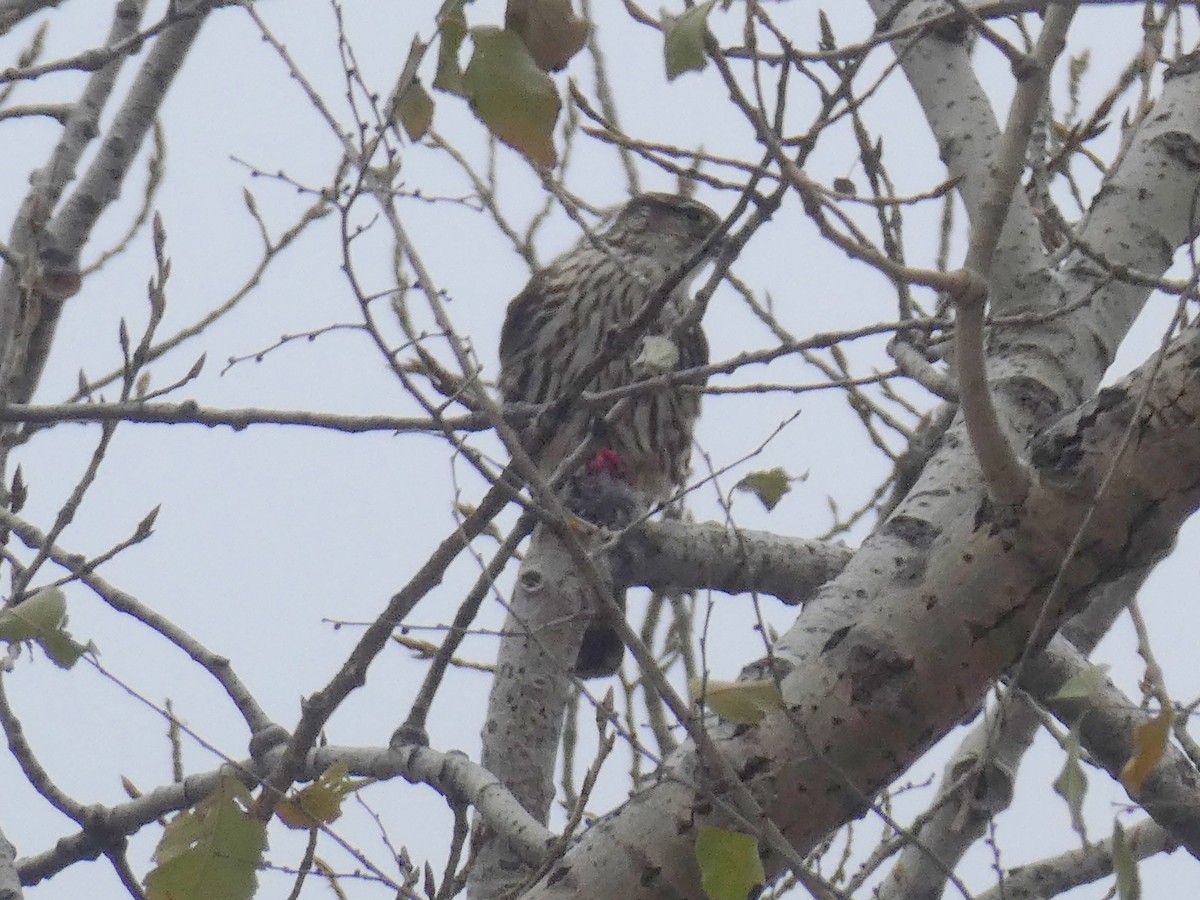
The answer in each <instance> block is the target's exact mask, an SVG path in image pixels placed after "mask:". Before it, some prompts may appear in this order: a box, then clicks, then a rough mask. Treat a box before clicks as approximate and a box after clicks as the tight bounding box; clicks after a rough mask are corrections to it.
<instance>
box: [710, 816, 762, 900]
mask: <svg viewBox="0 0 1200 900" xmlns="http://www.w3.org/2000/svg"><path fill="white" fill-rule="evenodd" d="M696 862H698V863H699V864H700V878H701V884H702V885H703V886H704V893H705V895H706V896H708V897H709V898H710V900H746V898H747V897H748V896H749V895H750V892H751V891H752V890H754V888H756V887H758V886H759V885H760V884H764V883H765V882H766V874H765V873H764V872H763V866H762V860H761V859H759V857H758V839H757V838H756V837H754V835H751V834H742V833H741V832H740V831H726V830H725V829H724V828H716V827H714V826H712V825H701V826H700V830H699V833H698V834H697V835H696Z"/></svg>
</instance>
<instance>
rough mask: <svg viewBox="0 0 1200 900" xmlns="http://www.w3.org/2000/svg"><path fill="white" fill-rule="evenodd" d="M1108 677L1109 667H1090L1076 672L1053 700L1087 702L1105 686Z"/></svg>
mask: <svg viewBox="0 0 1200 900" xmlns="http://www.w3.org/2000/svg"><path fill="white" fill-rule="evenodd" d="M1107 675H1108V665H1107V664H1103V663H1102V664H1101V665H1097V666H1088V667H1087V668H1086V669H1084V670H1083V671H1081V672H1076V673H1075V674H1074V675H1072V676H1071V677H1070V678H1068V679H1067V680H1066V681H1065V682H1064V683H1063V686H1062V687H1060V688H1059V689H1058V692H1057V693H1056V694H1055V695H1054V696H1053V697H1051V698H1050V699H1051V700H1086V699H1088V698H1089V697H1091V696H1093V695H1094V694H1095V693H1096V691H1098V690H1099V689H1100V685H1102V684H1104V679H1105V677H1106V676H1107Z"/></svg>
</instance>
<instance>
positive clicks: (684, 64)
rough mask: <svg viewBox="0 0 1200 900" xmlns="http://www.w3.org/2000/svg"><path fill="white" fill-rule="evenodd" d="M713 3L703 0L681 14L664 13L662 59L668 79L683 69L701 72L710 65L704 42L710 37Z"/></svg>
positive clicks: (679, 73)
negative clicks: (710, 18)
mask: <svg viewBox="0 0 1200 900" xmlns="http://www.w3.org/2000/svg"><path fill="white" fill-rule="evenodd" d="M714 3H716V0H704V2H703V3H697V4H696V5H695V6H693V7H692V8H691V9H689V10H687V11H686V12H684V13H683V15H681V16H672V15H670V14H668V13H666V12H664V13H663V18H662V29H663V59H664V61H665V62H666V65H667V80H668V81H674V80H675V79H676V78H678V77H679V76H680V75H682V74H683V73H684V72H699V71H701V70H702V69H703V68H704V67H705V66H707V65H708V57H707V56H705V54H704V43H705V39H706V38H707V37H708V14H709V12H711V11H712V8H713V4H714Z"/></svg>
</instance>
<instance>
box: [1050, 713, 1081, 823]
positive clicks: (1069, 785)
mask: <svg viewBox="0 0 1200 900" xmlns="http://www.w3.org/2000/svg"><path fill="white" fill-rule="evenodd" d="M1082 721H1083V720H1082V719H1080V720H1079V721H1078V722H1076V723H1075V724H1074V725H1073V726H1072V727H1071V732H1070V734H1068V735H1067V742H1066V751H1067V761H1066V762H1065V763H1064V764H1063V767H1062V771H1061V772H1059V773H1058V777H1057V778H1056V779H1054V793H1056V794H1058V795H1059V796H1060V797H1062V798H1063V800H1065V801H1066V803H1067V809H1069V810H1070V811H1071V827H1072V828H1073V829H1074V830H1075V833H1076V834H1078V835H1079V837H1080V839H1081V840H1082V841H1083V846H1084V847H1086V846H1087V827H1086V826H1085V825H1084V822H1083V798H1084V795H1085V794H1086V793H1087V775H1086V774H1085V773H1084V771H1083V766H1082V765H1080V763H1079V727H1080V723H1081V722H1082Z"/></svg>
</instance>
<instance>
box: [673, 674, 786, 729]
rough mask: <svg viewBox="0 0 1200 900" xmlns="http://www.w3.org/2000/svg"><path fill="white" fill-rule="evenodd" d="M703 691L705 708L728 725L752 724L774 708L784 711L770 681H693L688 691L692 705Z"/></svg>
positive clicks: (777, 690) (697, 679)
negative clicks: (728, 723) (729, 723)
mask: <svg viewBox="0 0 1200 900" xmlns="http://www.w3.org/2000/svg"><path fill="white" fill-rule="evenodd" d="M702 688H703V690H704V698H703V699H704V703H705V705H706V706H707V707H708V708H709V709H711V710H712V711H713V712H715V713H716V714H717V715H718V716H720V717H721V718H722V719H724V720H725V721H727V722H734V723H736V724H738V725H753V724H755V723H756V722H758V721H759V720H760V719H762V717H763V716H765V715H766V714H767V713H768V712H770V711H771V710H773V709H783V708H784V703H783V695H782V694H780V693H779V688H778V687H777V686H776V685H775V683H774V682H771V681H709V682H708V683H707V684H702V683H701V681H700V679H699V678H694V679H692V682H691V684H689V685H688V689H689V690H690V692H691V695H692V702H693V703H696V702H698V701H699V700H700V699H701V697H700V691H701V689H702Z"/></svg>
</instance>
